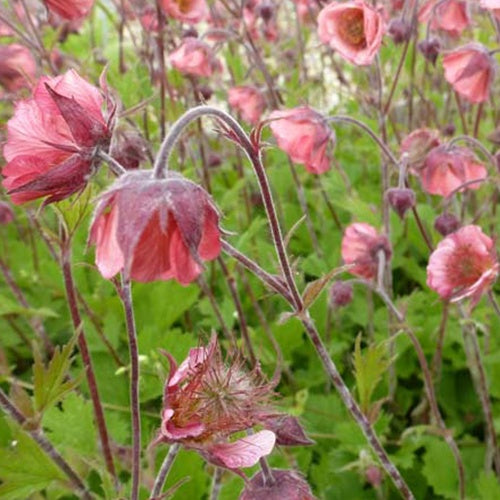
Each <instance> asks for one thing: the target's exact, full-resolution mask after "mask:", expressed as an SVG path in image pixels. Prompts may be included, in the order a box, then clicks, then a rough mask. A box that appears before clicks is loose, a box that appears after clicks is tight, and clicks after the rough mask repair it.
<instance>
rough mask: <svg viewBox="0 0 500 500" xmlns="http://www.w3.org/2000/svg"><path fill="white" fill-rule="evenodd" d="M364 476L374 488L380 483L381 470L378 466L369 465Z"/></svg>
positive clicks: (381, 477)
mask: <svg viewBox="0 0 500 500" xmlns="http://www.w3.org/2000/svg"><path fill="white" fill-rule="evenodd" d="M365 478H366V480H367V481H368V482H369V483H370V484H371V485H372V486H373V487H374V488H378V487H379V486H380V485H381V484H382V479H383V475H382V471H381V470H380V468H379V467H377V466H375V465H370V466H369V467H368V468H367V469H366V470H365Z"/></svg>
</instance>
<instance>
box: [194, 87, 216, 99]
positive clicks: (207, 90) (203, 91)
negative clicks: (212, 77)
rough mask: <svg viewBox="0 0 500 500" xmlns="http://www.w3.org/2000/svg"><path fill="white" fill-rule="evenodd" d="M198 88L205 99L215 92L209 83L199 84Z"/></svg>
mask: <svg viewBox="0 0 500 500" xmlns="http://www.w3.org/2000/svg"><path fill="white" fill-rule="evenodd" d="M197 90H198V94H200V96H201V97H203V99H204V100H205V101H208V100H209V99H210V98H211V97H212V95H213V93H214V91H213V90H212V88H211V87H209V86H208V85H203V84H202V85H198V87H197Z"/></svg>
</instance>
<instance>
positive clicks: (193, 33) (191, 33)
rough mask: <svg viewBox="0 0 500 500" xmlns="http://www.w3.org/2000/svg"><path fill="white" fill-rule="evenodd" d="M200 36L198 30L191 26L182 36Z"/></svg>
mask: <svg viewBox="0 0 500 500" xmlns="http://www.w3.org/2000/svg"><path fill="white" fill-rule="evenodd" d="M189 37H191V38H198V32H197V31H196V30H195V29H194V28H193V27H192V26H191V27H189V28H187V29H185V30H184V31H183V32H182V38H189Z"/></svg>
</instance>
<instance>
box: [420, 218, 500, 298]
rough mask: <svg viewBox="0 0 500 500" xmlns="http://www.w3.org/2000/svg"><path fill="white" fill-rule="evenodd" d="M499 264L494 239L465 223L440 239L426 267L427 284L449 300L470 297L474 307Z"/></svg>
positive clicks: (493, 278) (494, 278) (494, 275)
mask: <svg viewBox="0 0 500 500" xmlns="http://www.w3.org/2000/svg"><path fill="white" fill-rule="evenodd" d="M498 271H499V264H498V261H497V256H496V253H495V246H494V243H493V240H492V239H491V238H489V237H488V236H486V235H485V234H484V233H483V231H482V230H481V228H480V227H479V226H474V225H469V226H464V227H462V228H461V229H459V230H458V231H456V232H454V233H451V234H450V235H448V236H447V237H446V238H445V239H444V240H442V241H441V242H440V243H439V244H438V246H437V248H436V249H435V250H434V252H432V254H431V256H430V258H429V265H428V266H427V285H428V286H429V287H430V288H432V289H433V290H435V291H436V292H437V293H438V294H439V295H440V296H441V298H442V299H444V300H449V301H451V302H456V301H459V300H461V299H463V298H466V297H471V307H474V306H475V305H476V304H477V303H478V302H479V299H480V298H481V295H482V294H483V293H484V292H486V291H487V290H488V289H489V288H490V286H491V285H492V284H493V283H494V282H495V280H496V278H497V276H498Z"/></svg>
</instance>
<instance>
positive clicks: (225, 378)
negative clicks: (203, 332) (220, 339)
mask: <svg viewBox="0 0 500 500" xmlns="http://www.w3.org/2000/svg"><path fill="white" fill-rule="evenodd" d="M167 356H168V358H169V362H170V375H169V377H168V380H167V382H166V384H165V389H164V399H163V405H164V408H163V413H162V423H161V427H160V431H159V434H158V436H157V438H156V439H155V441H154V443H159V442H166V443H176V442H177V443H181V444H182V445H183V446H185V447H186V448H191V449H195V450H197V451H198V452H199V453H201V454H202V455H203V456H204V457H205V458H206V459H207V460H208V461H210V462H211V463H213V464H214V465H217V466H220V467H226V468H229V469H239V468H241V467H251V466H252V465H255V464H256V463H257V462H258V460H259V458H261V457H263V456H265V455H268V454H269V453H271V451H272V449H273V447H274V443H275V441H276V436H275V434H274V433H273V432H272V431H269V430H262V431H260V432H257V433H255V434H252V435H249V436H247V437H244V438H240V439H238V440H237V441H234V442H228V438H230V437H231V436H232V435H233V434H235V433H237V432H241V431H245V430H250V429H251V428H252V427H253V426H255V425H259V424H262V423H264V422H265V419H266V418H267V417H268V416H269V415H270V412H269V409H268V401H269V393H270V387H269V385H268V384H263V383H262V380H261V378H260V376H259V375H258V374H257V371H253V372H250V373H249V372H246V371H244V362H243V361H242V360H241V359H239V358H236V360H234V359H233V360H232V361H231V365H227V364H226V363H225V362H224V360H223V359H222V354H221V351H220V347H219V345H218V343H217V339H216V336H215V335H213V336H212V339H211V341H210V344H209V345H208V346H207V347H198V348H195V349H191V350H190V351H189V355H188V357H187V358H186V359H185V360H184V361H183V362H182V363H181V364H180V365H179V366H177V365H176V363H175V360H174V359H173V358H172V357H171V356H170V355H168V354H167Z"/></svg>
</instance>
